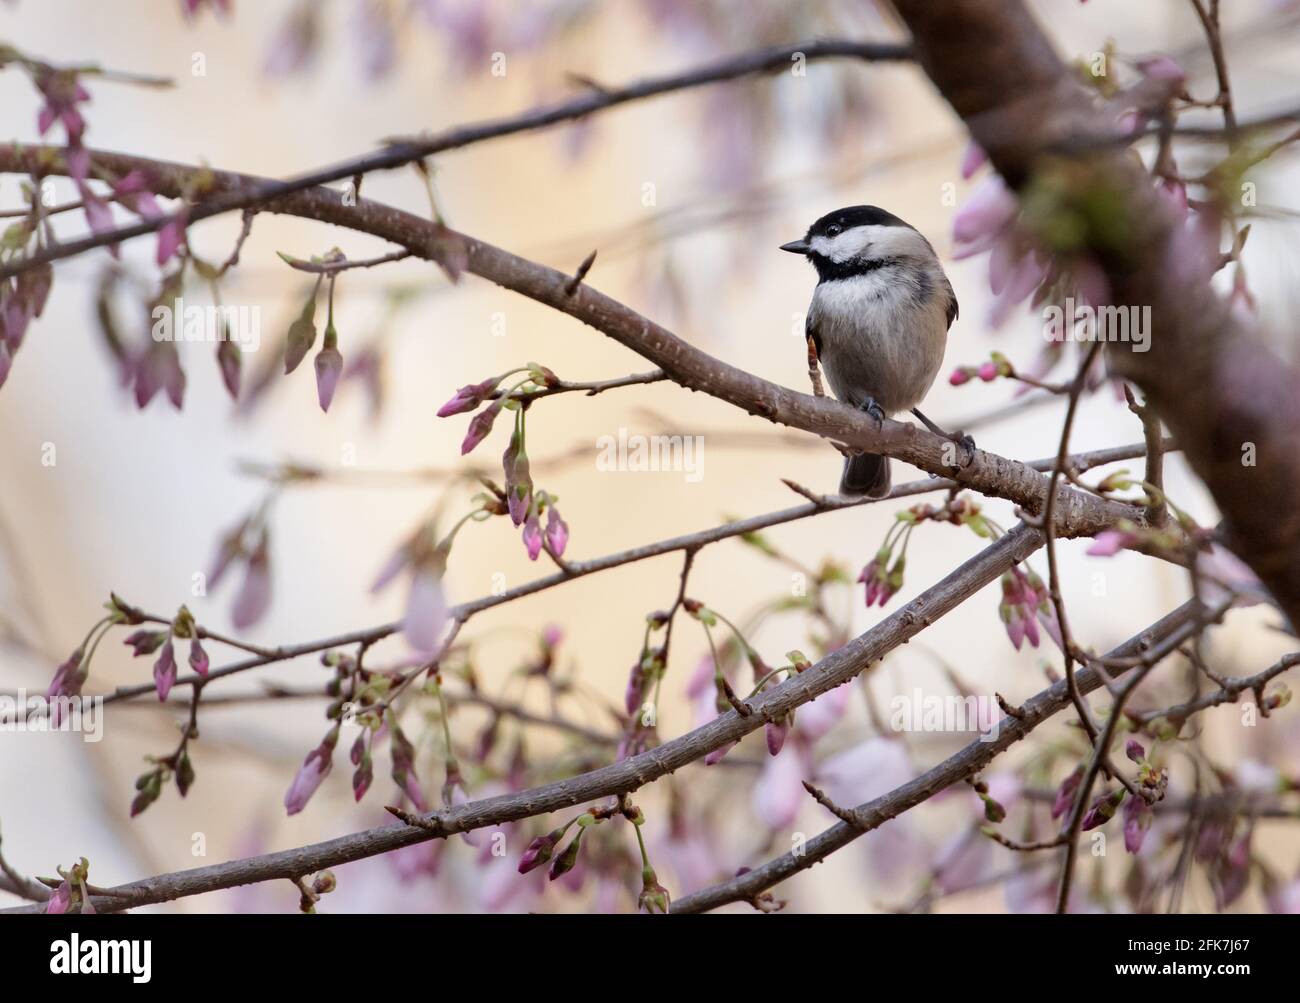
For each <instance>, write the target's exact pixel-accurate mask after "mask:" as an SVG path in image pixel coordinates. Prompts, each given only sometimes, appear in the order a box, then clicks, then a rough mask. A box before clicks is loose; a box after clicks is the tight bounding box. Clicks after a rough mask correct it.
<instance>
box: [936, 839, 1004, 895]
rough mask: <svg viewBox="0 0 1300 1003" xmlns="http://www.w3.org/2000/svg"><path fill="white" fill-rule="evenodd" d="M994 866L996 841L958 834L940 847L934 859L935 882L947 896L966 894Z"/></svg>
mask: <svg viewBox="0 0 1300 1003" xmlns="http://www.w3.org/2000/svg"><path fill="white" fill-rule="evenodd" d="M992 864H993V841H992V840H990V839H987V838H986V837H984V836H976V837H972V836H971V835H970V833H969V832H968V831H963V832H955V833H953V834H952V836H950V837H949V839H948V841H947V842H946V843H945V844H944V845H943V846H941V847H940V848H939V850H938V852H937V853H936V854H935V859H934V864H933V867H934V872H935V874H934V883H935V884H936V885H937V886H938V888H939V889H940V890H941V891H943V892H944V893H945V894H949V895H951V894H953V893H955V892H959V891H964V890H965V889H967V888H971V887H973V886H975V885H977V884H979V883H980V882H981V881H982V880H983V879H984V878H985V876H986V875H987V874H988V872H989V869H990V868H991V866H992Z"/></svg>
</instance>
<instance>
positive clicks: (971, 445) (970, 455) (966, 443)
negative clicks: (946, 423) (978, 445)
mask: <svg viewBox="0 0 1300 1003" xmlns="http://www.w3.org/2000/svg"><path fill="white" fill-rule="evenodd" d="M949 438H950V439H951V440H952V441H953V442H955V443H956V444H957V445H958V446H960V447H961V450H962V453H963V459H962V462H961V466H962V467H969V466H970V465H971V464H972V463H974V462H975V439H974V438H973V437H971V436H969V435H967V434H966V433H965V432H953V433H952V435H950V436H949Z"/></svg>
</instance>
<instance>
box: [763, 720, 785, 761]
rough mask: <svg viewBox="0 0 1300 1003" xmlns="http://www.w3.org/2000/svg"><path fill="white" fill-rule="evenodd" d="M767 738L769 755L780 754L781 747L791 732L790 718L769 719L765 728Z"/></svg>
mask: <svg viewBox="0 0 1300 1003" xmlns="http://www.w3.org/2000/svg"><path fill="white" fill-rule="evenodd" d="M764 733H765V735H766V738H767V751H768V754H769V755H773V756H779V755H780V754H781V749H782V748H784V746H785V739H786V736H787V735H789V734H790V719H789V718H788V717H787V718H782V719H781V720H780V721H769V722H767V726H766V727H765V728H764Z"/></svg>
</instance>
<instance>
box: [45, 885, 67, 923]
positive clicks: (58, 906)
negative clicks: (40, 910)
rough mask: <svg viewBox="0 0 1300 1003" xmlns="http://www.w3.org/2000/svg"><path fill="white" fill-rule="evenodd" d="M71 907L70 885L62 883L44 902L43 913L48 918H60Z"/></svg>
mask: <svg viewBox="0 0 1300 1003" xmlns="http://www.w3.org/2000/svg"><path fill="white" fill-rule="evenodd" d="M71 907H72V885H70V884H69V883H68V882H66V881H64V882H63V883H62V884H60V885H59V887H58V888H56V889H54V893H53V894H52V895H51V896H50V897H49V898H48V899H47V900H46V902H45V912H46V913H47V914H48V915H50V916H62V915H63V914H64V913H66V912H67V911H68V909H70V908H71Z"/></svg>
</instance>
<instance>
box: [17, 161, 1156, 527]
mask: <svg viewBox="0 0 1300 1003" xmlns="http://www.w3.org/2000/svg"><path fill="white" fill-rule="evenodd" d="M91 156H92V161H93V163H95V164H96V165H98V166H100V167H102V168H107V169H109V170H111V171H115V172H121V173H125V172H127V171H130V170H132V169H134V168H140V169H142V170H144V171H145V172H146V173H147V174H148V176H149V177H150V179H151V181H152V182H153V185H154V188H155V191H156V193H157V194H160V195H171V196H174V195H177V194H179V193H180V191H181V190H182V189H183V187H184V185H185V182H186V181H187V180H188V179H190V178H192V176H193V175H194V174H195V173H196V169H195V168H191V167H186V166H183V165H179V164H168V163H164V162H160V161H152V160H147V159H143V158H139V157H131V156H125V155H121V154H111V153H92V155H91ZM37 161H42V162H47V163H49V162H53V163H54V164H55V165H57V166H58V169H62V165H61V155H60V153H59V151H58V150H56V149H54V148H50V147H4V148H0V171H25V170H27V169H28V167H29V166H30V165H31V164H32V163H34V162H37ZM50 169H51V170H53V169H55V168H53V167H52V168H50ZM208 176H209V179H210V183H211V185H212V188H213V190H214V191H217V192H223V191H227V190H231V191H233V190H237V189H238V190H242V189H250V188H257V187H258V186H261V185H264V184H265V181H264V179H259V178H254V177H251V176H248V175H242V174H233V173H230V172H224V171H215V172H208ZM356 202H357V204H356V205H355V206H349V205H345V204H344V201H343V199H342V198H341V197H340V194H339V193H338V192H334V191H330V190H329V189H325V188H314V189H309V190H305V191H300V192H296V193H294V194H292V195H289V196H286V197H284V198H280V199H276V200H274V201H271V202H268V203H266V204H265V205H263V206H262V208H263V209H264V210H266V211H269V212H277V213H287V214H290V215H296V216H305V217H308V218H311V219H317V220H320V221H322V222H327V223H334V224H336V225H338V226H344V227H347V228H349V229H352V230H357V231H360V232H363V233H368V234H371V235H373V236H376V237H382V238H383V239H385V240H389V241H392V242H393V243H396V244H400V245H402V246H403V247H406V248H408V249H409V250H410V251H411V252H412V253H413V254H415V255H417V256H419V257H423V258H426V259H428V260H431V261H437V260H440V259H441V258H442V257H443V256H444V255H445V253H446V252H445V248H446V246H447V243H448V241H449V240H463V241H464V244H465V248H466V251H467V258H468V262H467V268H468V270H469V271H471V272H473V273H474V274H476V275H479V276H480V277H482V278H485V279H488V280H489V281H491V282H495V283H496V284H497V285H500V286H503V287H505V288H507V289H510V290H513V291H514V292H518V293H520V294H522V295H524V296H527V297H529V298H530V299H533V300H536V301H537V302H539V303H544V304H546V305H547V306H551V307H554V308H555V309H557V310H559V311H561V312H563V313H567V314H569V315H570V316H572V317H575V318H576V319H578V320H580V321H582V322H583V323H585V324H589V325H590V326H592V327H594V328H595V329H596V330H598V331H600V332H602V333H603V334H606V335H608V336H609V337H611V338H613V339H614V340H615V341H617V342H619V343H620V344H622V345H625V346H626V347H628V348H630V349H631V350H632V351H634V352H636V353H637V354H639V355H641V356H642V357H644V358H646V359H648V360H650V361H651V362H653V363H655V364H656V365H657V366H659V367H660V368H661V369H662V370H663V371H664V372H665V373H667V374H668V376H669V378H671V379H672V380H674V381H675V382H677V383H679V384H681V385H682V386H684V387H687V388H688V389H691V390H700V391H703V392H705V393H707V394H709V395H710V396H713V397H717V398H719V399H720V400H724V401H727V402H728V403H730V404H734V405H735V406H736V407H738V408H741V409H743V410H744V411H746V412H748V413H750V414H758V415H762V416H763V417H765V418H767V419H768V420H769V421H773V422H778V423H780V424H784V425H788V426H790V427H792V428H800V429H803V430H805V431H809V432H813V433H814V434H817V435H821V436H823V437H827V438H832V439H836V440H838V441H841V442H844V443H846V444H848V445H850V446H855V447H857V448H859V449H864V450H867V451H869V452H875V453H884V454H886V455H888V456H892V457H894V458H895V459H900V460H904V461H906V462H908V463H911V464H913V465H914V466H917V467H919V468H921V469H922V470H926V471H928V472H930V473H933V474H936V475H938V476H947V477H951V478H952V479H953V480H955V481H957V482H958V483H959V484H960V485H962V486H963V487H969V488H972V489H974V490H976V491H980V492H982V493H984V494H988V495H992V496H995V497H1000V498H1006V499H1009V500H1011V501H1014V502H1016V503H1017V504H1018V505H1020V506H1021V507H1022V508H1024V509H1025V511H1027V512H1029V513H1031V514H1035V515H1036V514H1039V513H1040V511H1041V509H1042V507H1043V502H1044V499H1045V497H1046V491H1047V478H1046V477H1045V476H1044V475H1043V474H1041V473H1040V472H1038V471H1036V470H1033V469H1031V468H1030V467H1028V466H1026V465H1025V464H1023V463H1020V462H1017V461H1015V460H1010V459H1007V458H1005V457H1001V456H998V455H996V454H993V453H987V452H984V451H983V450H978V449H977V450H975V451H974V457H973V459H972V460H971V462H970V463H969V464H968V465H967V466H965V467H962V468H955V467H951V466H949V465H948V463H947V461H948V459H949V455H950V452H951V443H950V442H949V440H947V439H945V438H943V437H941V436H937V435H934V434H932V433H930V432H927V431H925V430H924V429H921V428H918V427H916V426H915V425H910V424H904V423H901V422H896V421H889V420H886V421H885V422H884V423H883V425H882V426H881V427H879V428H877V426H876V423H875V422H874V421H873V420H871V419H870V418H869V417H868V416H866V415H864V414H863V413H862V412H860V411H858V410H856V409H855V408H852V407H849V406H848V405H846V404H842V403H840V402H839V401H835V400H831V399H830V398H826V397H821V398H819V397H813V396H810V395H808V394H802V393H798V392H796V391H793V390H790V389H788V388H786V387H782V386H779V385H777V384H775V383H771V382H769V381H767V380H764V379H761V378H760V377H757V376H754V375H752V374H750V373H748V372H746V371H745V370H743V369H739V368H737V367H735V366H732V365H730V364H728V363H726V362H723V361H722V360H720V359H715V358H714V357H713V356H711V355H709V354H708V353H707V352H704V351H701V350H700V349H698V348H696V347H695V346H693V345H691V344H689V343H687V342H686V341H683V340H682V339H681V338H678V337H677V336H676V335H674V334H673V333H672V332H671V331H669V330H667V329H666V328H664V327H662V326H660V325H659V324H656V323H655V322H654V321H651V320H649V319H648V318H646V317H643V316H641V315H640V314H638V313H637V312H636V311H635V310H632V309H631V308H629V307H627V306H624V305H623V304H622V303H619V302H618V301H617V300H614V299H612V298H611V297H609V296H606V295H604V294H603V293H600V292H597V291H596V290H595V289H593V288H591V287H590V286H588V285H582V286H580V287H579V288H578V289H577V290H576V291H575V292H573V293H572V294H570V293H569V292H568V287H569V283H570V276H568V275H566V274H565V273H563V272H560V271H557V270H556V269H553V268H548V267H546V266H545V265H541V264H537V263H535V262H532V261H528V260H527V259H525V258H521V257H518V256H516V255H514V254H511V253H509V252H508V251H504V250H501V249H500V248H497V247H493V246H492V245H491V244H487V243H484V242H482V241H479V240H475V239H473V238H470V237H464V236H462V235H460V234H456V233H454V232H453V231H449V230H448V229H447V228H446V227H443V226H441V225H440V224H437V223H431V222H430V221H428V220H426V219H422V218H420V217H418V216H415V215H412V214H411V213H406V212H402V211H401V210H398V209H394V208H391V207H388V206H383V205H379V204H377V203H373V202H369V201H367V200H364V199H358V200H356ZM64 246H66V245H64ZM1056 507H1057V513H1056V532H1057V535H1058V536H1060V537H1073V536H1088V535H1093V534H1095V533H1097V532H1099V531H1100V530H1102V529H1104V528H1106V527H1109V526H1112V525H1114V524H1115V522H1116V521H1117V520H1119V519H1131V520H1134V521H1139V522H1140V521H1141V520H1142V519H1143V513H1142V511H1141V509H1138V508H1136V507H1135V506H1132V505H1129V504H1126V503H1123V502H1116V501H1108V500H1104V499H1100V498H1096V497H1092V496H1090V495H1087V494H1084V493H1083V492H1080V491H1077V490H1075V489H1073V488H1062V490H1061V491H1060V493H1059V496H1058V499H1057V506H1056Z"/></svg>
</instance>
